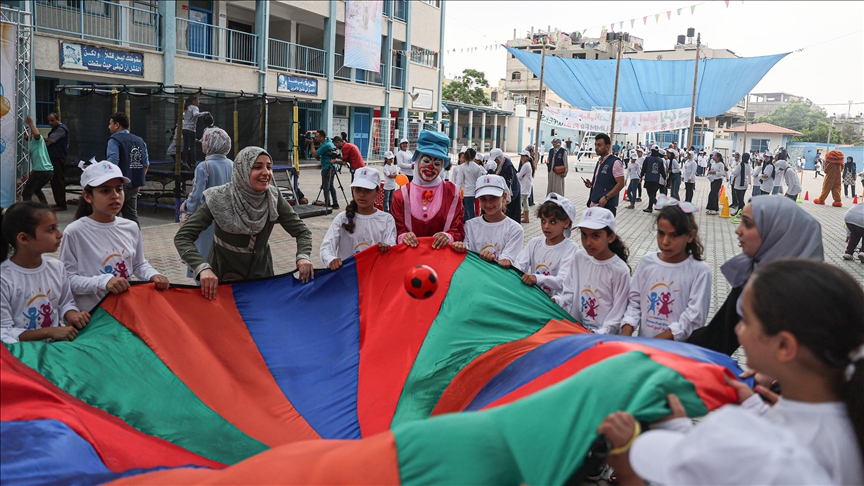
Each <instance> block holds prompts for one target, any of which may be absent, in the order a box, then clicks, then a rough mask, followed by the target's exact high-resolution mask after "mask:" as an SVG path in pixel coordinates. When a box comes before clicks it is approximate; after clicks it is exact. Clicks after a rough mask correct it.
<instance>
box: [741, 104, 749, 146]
mask: <svg viewBox="0 0 864 486" xmlns="http://www.w3.org/2000/svg"><path fill="white" fill-rule="evenodd" d="M749 111H750V93H747V97H746V98H744V147H742V148H741V151H742V153H743V152H749V150H747V124H748V121H749V116H748V115H749Z"/></svg>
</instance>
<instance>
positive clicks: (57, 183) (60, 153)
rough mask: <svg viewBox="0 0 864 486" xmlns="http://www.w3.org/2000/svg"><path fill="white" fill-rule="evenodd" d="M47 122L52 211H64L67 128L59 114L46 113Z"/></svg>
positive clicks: (46, 141) (67, 153) (67, 144)
mask: <svg viewBox="0 0 864 486" xmlns="http://www.w3.org/2000/svg"><path fill="white" fill-rule="evenodd" d="M48 124H49V125H51V131H50V132H48V137H46V138H45V145H47V146H48V157H49V158H50V159H51V165H52V166H53V167H54V176H53V177H52V178H51V192H52V193H53V194H54V206H52V207H51V209H53V210H54V211H66V177H65V175H64V174H63V171H64V169H65V168H66V159H67V157H68V156H69V128H68V127H67V126H66V125H64V124H62V123H60V115H58V114H57V113H49V114H48Z"/></svg>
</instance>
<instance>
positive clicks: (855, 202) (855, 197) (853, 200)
mask: <svg viewBox="0 0 864 486" xmlns="http://www.w3.org/2000/svg"><path fill="white" fill-rule="evenodd" d="M852 204H853V205H855V204H858V194H855V196H854V197H853V198H852Z"/></svg>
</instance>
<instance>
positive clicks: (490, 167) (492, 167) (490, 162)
mask: <svg viewBox="0 0 864 486" xmlns="http://www.w3.org/2000/svg"><path fill="white" fill-rule="evenodd" d="M483 168H484V169H486V170H496V169H498V164H496V163H495V161H494V160H488V161H486V163H485V164H484V165H483ZM474 196H475V197H476V196H477V195H476V194H475V195H474Z"/></svg>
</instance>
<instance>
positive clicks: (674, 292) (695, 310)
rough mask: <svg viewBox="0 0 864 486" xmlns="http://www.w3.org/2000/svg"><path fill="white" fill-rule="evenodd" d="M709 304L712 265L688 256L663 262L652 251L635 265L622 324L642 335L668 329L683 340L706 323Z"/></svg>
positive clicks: (645, 335) (650, 334) (658, 332)
mask: <svg viewBox="0 0 864 486" xmlns="http://www.w3.org/2000/svg"><path fill="white" fill-rule="evenodd" d="M710 304H711V269H710V268H709V267H708V265H707V264H706V263H705V262H700V261H698V260H696V259H695V258H693V257H692V256H689V257H688V258H687V259H686V260H684V261H683V262H681V263H666V262H664V261H662V260H660V257H659V256H658V254H657V253H656V252H653V253H649V254H647V255H645V256H644V257H642V261H640V262H639V267H638V268H636V273H635V274H634V275H633V280H632V281H631V282H630V303H629V304H628V306H627V312H626V313H625V314H624V319H623V320H622V321H621V324H622V325H624V324H629V325H630V326H633V327H634V328H635V329H636V330H638V331H639V335H640V336H644V337H653V336H656V335H658V334H660V333H662V332H663V331H665V330H666V329H671V330H672V336H673V337H674V338H675V340H676V341H683V340H685V339H687V337H689V336H690V333H692V332H693V331H694V330H696V329H698V328H700V327H702V326H703V325H704V324H705V320H706V319H707V317H708V307H709V306H710Z"/></svg>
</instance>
